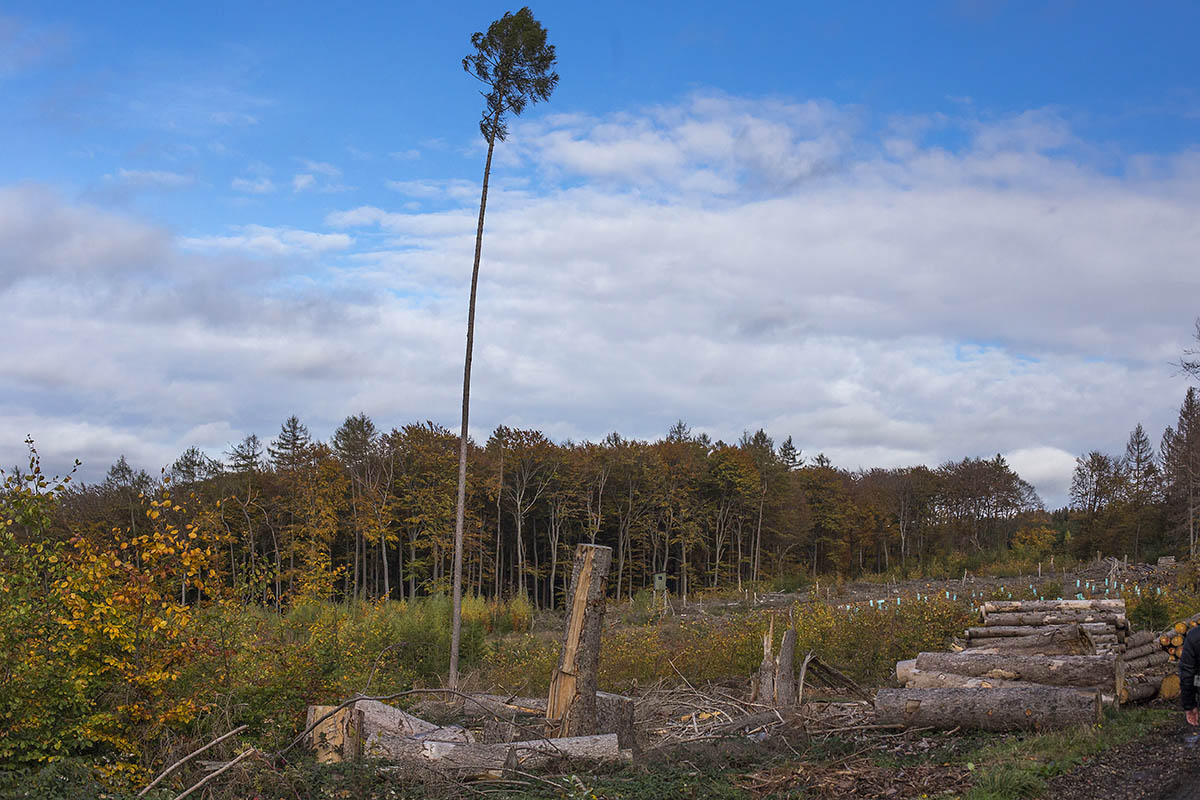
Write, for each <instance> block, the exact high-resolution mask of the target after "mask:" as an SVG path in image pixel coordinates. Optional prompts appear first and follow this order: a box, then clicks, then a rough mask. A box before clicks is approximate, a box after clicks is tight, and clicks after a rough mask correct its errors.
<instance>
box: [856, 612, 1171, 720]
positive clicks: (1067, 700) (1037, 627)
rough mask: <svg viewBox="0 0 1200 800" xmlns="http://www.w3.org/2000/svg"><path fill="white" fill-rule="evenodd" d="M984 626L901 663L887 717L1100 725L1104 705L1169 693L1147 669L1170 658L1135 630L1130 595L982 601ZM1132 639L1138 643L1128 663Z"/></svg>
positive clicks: (884, 703) (880, 697)
mask: <svg viewBox="0 0 1200 800" xmlns="http://www.w3.org/2000/svg"><path fill="white" fill-rule="evenodd" d="M980 623H981V624H979V625H977V626H973V627H971V628H968V629H967V631H966V647H965V648H962V649H961V650H960V651H959V652H951V653H920V654H919V655H918V656H917V657H916V658H915V659H912V660H909V661H901V662H899V663H898V664H897V665H896V678H897V680H898V681H899V682H900V684H901V685H902V686H903V687H904V688H903V689H896V690H890V689H889V690H881V691H880V692H879V693H878V694H877V695H876V698H875V709H876V713H877V715H878V717H879V722H880V723H889V722H890V723H898V724H904V725H906V726H912V725H918V726H921V727H939V728H955V727H969V728H979V729H982V730H1020V729H1042V728H1053V727H1064V726H1070V725H1078V724H1094V723H1095V722H1097V721H1099V709H1100V704H1101V703H1102V702H1108V703H1117V702H1121V701H1122V700H1123V699H1126V698H1141V697H1144V696H1146V695H1147V694H1150V693H1151V692H1153V693H1157V692H1158V691H1159V689H1158V683H1161V677H1160V676H1157V675H1155V674H1154V673H1153V672H1150V671H1146V670H1147V668H1148V666H1153V664H1151V663H1150V662H1157V661H1158V660H1160V659H1161V657H1160V656H1157V655H1155V654H1154V653H1152V652H1150V651H1151V650H1152V649H1153V648H1147V647H1146V645H1147V644H1151V643H1152V642H1153V637H1152V636H1147V635H1146V634H1140V635H1137V636H1131V635H1130V633H1129V622H1128V620H1127V618H1126V616H1125V602H1124V601H1123V600H1037V601H1020V600H1008V601H992V602H988V603H984V604H983V606H982V607H981V608H980ZM1127 642H1129V643H1132V644H1134V645H1135V649H1134V650H1133V651H1131V652H1132V658H1130V659H1128V660H1127V659H1126V657H1125V655H1124V652H1125V649H1126V644H1127ZM1139 648H1140V649H1139ZM1131 665H1132V666H1131ZM1127 674H1130V675H1133V676H1134V679H1133V680H1130V681H1129V683H1128V685H1127V683H1126V676H1127ZM1156 678H1157V680H1158V683H1155V679H1156ZM1151 686H1153V690H1152V689H1151Z"/></svg>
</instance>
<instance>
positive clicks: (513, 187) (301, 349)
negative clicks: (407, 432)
mask: <svg viewBox="0 0 1200 800" xmlns="http://www.w3.org/2000/svg"><path fill="white" fill-rule="evenodd" d="M951 128H953V129H956V130H957V131H959V132H961V133H964V134H965V136H962V137H958V138H960V139H961V140H962V141H963V142H965V144H963V145H961V146H960V147H959V148H958V149H949V148H947V147H946V146H945V145H944V144H938V143H936V142H934V143H931V142H930V141H929V139H930V138H931V137H934V136H936V135H937V134H939V133H942V132H945V131H946V130H947V129H951ZM1078 138H1079V137H1078V136H1077V135H1076V134H1075V133H1074V132H1073V131H1072V130H1071V128H1070V126H1069V125H1067V124H1066V123H1064V122H1063V121H1062V119H1061V118H1060V117H1059V116H1058V115H1056V114H1055V113H1054V112H1052V111H1046V110H1038V111H1036V112H1034V113H1031V114H1017V115H1012V116H1010V117H1005V118H995V119H984V118H982V117H978V116H973V117H964V118H960V119H947V118H912V119H904V120H899V119H898V120H892V121H889V123H888V124H886V125H883V126H880V127H879V128H873V127H872V126H871V125H870V124H869V122H864V120H863V119H862V112H861V111H859V110H856V109H845V108H838V107H834V106H832V105H829V104H824V103H787V102H783V101H774V100H769V101H748V100H740V99H737V98H729V97H709V96H703V95H697V96H694V97H691V98H689V99H688V100H687V101H685V102H684V103H681V104H679V105H678V106H674V107H659V108H654V109H650V110H649V111H647V112H646V113H631V112H627V113H624V114H616V115H612V116H609V117H604V118H591V117H586V116H562V115H560V116H553V117H544V118H542V119H540V120H535V121H531V122H529V123H524V122H522V123H521V124H519V125H516V126H514V128H513V132H512V137H511V139H510V141H509V142H506V143H504V145H503V146H502V148H500V150H499V151H498V152H500V153H503V154H504V156H503V158H504V159H505V160H504V161H503V163H501V162H498V163H497V174H496V176H495V181H494V183H493V190H492V194H491V196H490V200H489V210H488V216H487V234H486V238H485V241H484V245H483V263H482V266H481V271H480V281H481V282H480V286H479V309H478V319H477V334H476V335H477V339H476V343H477V344H476V361H475V372H474V379H473V392H472V394H473V398H474V401H473V413H472V417H473V419H474V420H475V428H474V432H475V434H476V435H479V436H486V434H487V432H488V430H490V429H491V428H492V427H493V426H495V425H496V424H501V423H504V424H519V425H528V426H537V427H539V428H542V429H544V430H547V431H549V432H550V433H552V434H553V435H556V436H560V437H565V436H570V437H572V438H575V439H580V438H585V437H599V436H602V435H603V434H604V433H606V432H608V431H611V430H618V431H620V432H622V433H623V434H626V435H631V436H642V437H654V436H657V435H661V434H662V433H663V432H664V431H665V430H666V428H667V427H668V426H669V425H670V424H671V423H672V422H673V421H674V420H675V419H677V418H680V417H682V418H683V419H685V420H686V421H687V422H689V423H690V424H692V425H693V426H694V427H695V428H696V429H697V430H704V431H707V432H709V433H710V434H712V435H713V436H716V437H721V438H725V439H726V440H730V439H734V438H736V437H737V436H738V435H739V434H740V433H741V431H742V430H743V429H751V430H752V429H755V428H757V427H760V426H761V427H764V428H766V429H767V430H768V432H770V433H772V434H773V435H775V436H777V437H779V438H782V437H784V436H787V435H789V434H791V435H793V436H794V437H795V441H796V443H797V446H799V447H802V448H803V449H804V451H805V452H806V453H807V454H809V455H810V456H811V455H815V453H816V452H818V451H824V452H826V453H827V454H829V455H830V456H831V457H832V458H833V459H834V461H835V463H837V464H839V465H842V466H846V467H850V468H857V467H870V466H877V465H878V466H896V465H903V464H913V463H927V464H930V465H936V464H938V463H940V462H942V461H945V460H949V459H960V458H962V457H964V456H982V457H990V456H993V455H995V454H996V453H998V452H999V453H1005V454H1007V457H1008V458H1009V461H1010V463H1012V464H1013V466H1014V468H1016V469H1017V470H1018V471H1019V472H1020V473H1021V474H1022V475H1023V476H1024V477H1026V479H1028V480H1030V481H1031V482H1033V483H1034V484H1035V485H1036V486H1037V488H1038V489H1039V491H1040V492H1041V493H1042V495H1043V497H1044V498H1045V499H1046V501H1047V503H1048V504H1049V505H1052V506H1053V505H1057V504H1060V503H1061V502H1062V501H1063V500H1065V492H1066V487H1067V486H1069V480H1070V470H1071V469H1073V465H1074V454H1077V453H1081V452H1086V451H1087V450H1091V449H1093V448H1099V449H1103V450H1108V451H1110V452H1119V449H1120V448H1121V446H1122V445H1123V443H1124V440H1125V437H1126V435H1127V434H1128V431H1129V430H1130V429H1131V428H1132V427H1133V426H1134V425H1135V424H1136V423H1138V422H1142V423H1144V424H1145V426H1146V429H1147V430H1148V431H1149V432H1150V434H1151V436H1152V438H1153V437H1154V436H1155V435H1156V431H1157V430H1161V428H1162V427H1163V426H1165V425H1166V424H1167V423H1168V422H1170V421H1171V418H1172V416H1173V415H1174V406H1175V404H1177V402H1178V397H1179V396H1181V395H1182V392H1183V390H1184V383H1183V380H1182V379H1181V378H1179V377H1177V376H1174V375H1173V373H1172V370H1171V368H1170V366H1169V362H1170V361H1171V359H1172V358H1177V357H1178V353H1179V351H1180V349H1181V348H1182V347H1183V346H1185V345H1186V344H1187V341H1188V338H1189V336H1190V334H1191V331H1192V320H1193V319H1194V317H1195V315H1196V314H1197V313H1198V309H1197V307H1196V302H1195V298H1196V297H1198V296H1200V272H1197V271H1196V270H1195V269H1194V268H1193V259H1194V252H1195V240H1196V223H1195V220H1196V219H1200V168H1198V167H1197V165H1198V164H1200V159H1196V158H1192V159H1189V158H1188V157H1187V156H1186V155H1180V156H1177V157H1174V158H1166V159H1155V160H1149V159H1133V158H1131V159H1128V163H1127V164H1126V163H1122V164H1121V165H1120V166H1121V169H1117V170H1111V171H1108V170H1105V169H1102V168H1101V167H1098V166H1096V165H1094V164H1093V163H1092V161H1091V160H1089V157H1088V156H1089V153H1088V152H1087V151H1088V148H1089V147H1090V145H1089V144H1088V143H1086V142H1079V141H1078ZM534 157H536V161H534V162H531V163H535V164H536V165H537V166H538V169H539V173H538V174H537V176H536V180H531V181H529V182H528V184H522V183H521V182H519V181H517V180H515V179H514V176H513V174H512V173H513V171H514V166H513V165H515V164H517V163H518V159H521V158H534ZM1108 157H1109V158H1111V157H1112V156H1111V154H1109V156H1108ZM314 163H315V162H314ZM506 165H507V166H506ZM1125 167H1128V169H1126V168H1125ZM334 169H336V168H334ZM249 174H250V175H251V176H253V178H254V179H256V180H269V178H267V176H266V175H265V174H263V173H262V172H261V171H260V172H251V173H249ZM301 174H304V175H312V176H314V180H315V179H316V178H318V177H321V178H332V179H334V180H336V179H337V178H336V176H331V175H329V173H328V172H325V173H322V172H319V171H317V170H312V169H308V165H306V171H305V172H303V173H301ZM246 180H250V179H249V178H248V179H246ZM392 188H393V189H395V190H396V191H397V192H401V193H403V195H404V196H403V197H398V198H397V203H396V206H395V207H390V206H388V205H386V204H378V205H372V204H367V203H365V202H361V201H360V202H358V203H355V202H348V203H346V204H345V206H344V207H343V208H342V209H341V210H336V211H333V212H332V213H329V214H328V215H327V216H326V218H325V220H324V230H301V229H298V228H295V227H288V226H274V227H267V226H258V225H244V226H239V227H236V228H233V229H231V230H229V231H223V232H220V233H218V234H216V235H209V236H193V237H190V238H186V239H172V238H171V237H170V236H169V235H168V234H166V233H165V232H163V231H160V230H157V229H155V228H153V227H151V226H148V225H146V224H144V223H140V222H138V221H136V220H133V219H130V218H128V217H124V216H120V215H113V214H107V213H104V212H101V211H98V210H96V209H93V208H89V207H82V206H77V205H74V204H71V203H68V202H66V201H63V200H62V199H61V198H56V197H54V196H53V195H50V194H48V193H45V192H42V191H40V190H36V189H34V188H31V187H19V188H10V189H6V190H0V265H2V266H3V268H4V272H0V291H2V292H4V294H5V297H4V300H5V304H6V308H9V309H13V310H14V312H13V314H12V315H11V319H9V320H7V321H6V325H7V327H8V329H9V330H10V333H11V335H12V336H14V337H16V338H17V340H20V341H33V342H35V343H36V347H35V348H34V349H33V350H28V351H27V350H26V349H25V348H20V349H19V350H20V352H19V353H18V352H17V351H16V350H11V351H10V352H9V353H8V355H7V356H4V355H3V354H0V371H2V372H3V374H5V375H6V377H7V378H8V380H9V381H10V383H11V385H12V386H14V387H15V388H14V390H13V391H12V392H10V393H8V394H7V395H5V397H0V419H14V420H20V421H21V426H25V425H26V424H28V425H30V426H31V427H29V428H28V429H27V430H21V431H19V434H20V436H21V437H23V435H24V434H25V433H26V432H32V433H34V434H35V435H36V434H37V433H38V430H37V426H36V424H35V423H36V422H37V421H38V420H42V421H44V422H45V424H46V427H47V429H49V430H52V431H57V430H60V429H61V428H62V426H64V425H65V424H66V423H67V422H69V421H70V420H72V419H87V420H92V421H94V424H96V425H97V426H101V425H103V426H108V428H106V429H105V430H107V431H108V432H107V433H105V434H104V435H105V436H106V437H108V439H107V440H110V441H111V443H112V444H111V446H112V448H114V450H113V455H112V458H115V457H116V455H119V452H116V450H115V448H118V447H126V446H127V444H126V443H125V441H126V440H124V439H121V438H120V437H121V436H122V435H126V433H127V432H129V431H134V432H135V433H136V436H135V438H137V436H140V437H141V438H142V439H144V440H146V441H147V442H148V443H149V444H148V445H147V447H146V450H145V452H146V453H150V452H151V451H153V452H167V451H174V452H176V453H177V452H178V450H181V449H182V447H183V446H186V445H187V444H190V443H193V441H194V442H196V443H204V444H206V446H207V443H210V442H218V443H219V442H220V441H226V442H227V441H235V440H236V439H237V438H240V436H239V434H240V435H244V434H245V433H248V432H250V431H252V430H253V431H256V432H258V433H259V435H260V436H263V437H264V438H265V437H268V436H270V435H271V434H273V433H274V431H275V430H276V429H277V426H278V423H279V421H280V420H282V419H283V418H285V417H286V416H287V415H288V414H291V413H297V414H299V415H300V416H301V417H302V418H303V419H305V420H306V421H307V422H309V423H310V424H312V426H313V427H314V431H315V432H317V433H318V435H325V434H328V432H329V431H330V430H332V427H333V426H335V425H336V424H337V423H338V422H339V421H340V419H341V418H343V417H344V416H345V415H346V414H348V413H355V412H357V411H359V410H365V411H367V412H368V413H369V414H372V415H373V416H375V417H376V418H377V422H378V423H380V425H381V427H386V426H390V425H393V424H401V423H403V422H406V421H409V420H414V419H426V418H431V419H434V420H436V421H439V422H442V423H444V424H448V425H453V424H454V422H455V420H456V418H457V413H458V412H457V408H458V406H457V403H458V399H457V394H458V391H459V384H458V381H459V380H460V378H461V358H462V351H461V348H462V334H463V332H462V325H463V318H464V317H465V311H466V290H467V285H468V281H469V277H470V269H471V263H472V256H473V246H474V233H475V223H476V213H477V212H476V208H475V202H476V199H477V187H476V186H475V184H473V183H471V182H470V181H454V180H449V179H447V180H408V181H397V182H395V184H394V185H392ZM413 199H416V200H420V201H437V202H438V206H437V210H436V211H432V212H422V211H420V210H419V208H418V209H416V210H408V211H406V210H403V209H405V207H406V203H407V202H408V201H410V200H413ZM239 255H240V256H246V255H249V256H255V257H259V258H261V257H266V258H265V259H264V260H255V261H253V262H252V266H251V265H247V263H246V262H245V261H236V260H235V259H236V258H237V257H238V256H239ZM27 265H34V266H33V267H32V268H30V267H29V266H27ZM38 265H45V266H46V269H47V270H58V273H57V275H55V274H53V273H52V275H51V277H43V276H42V274H41V273H40V272H38ZM156 266H158V267H160V268H159V269H155V267H156ZM6 273H7V274H6ZM63 274H65V275H67V276H69V277H71V278H76V277H83V276H95V277H96V278H97V279H98V280H94V281H92V283H91V285H90V286H88V287H85V286H83V285H77V284H76V282H74V281H72V280H67V281H63V280H62V279H61V277H57V276H61V275H63ZM148 274H153V275H155V280H147V279H146V276H147V275H148ZM97 283H100V284H101V285H102V286H103V287H104V289H105V291H103V292H97V291H96V290H95V286H96V284H97ZM45 330H55V331H57V332H58V338H56V340H54V341H46V340H44V337H43V338H41V339H40V338H39V336H38V332H39V331H45ZM67 343H71V344H67ZM79 343H83V344H79ZM18 356H19V357H18ZM135 387H136V388H135ZM9 427H10V428H11V427H12V426H11V425H10V426H9ZM109 428H111V430H109ZM13 430H14V436H15V435H16V433H15V430H16V429H15V428H13ZM0 433H3V431H0ZM222 437H224V439H222ZM19 442H20V439H19V438H10V439H9V440H8V442H7V443H9V444H14V445H19ZM5 444H6V443H5V442H3V441H0V455H3V454H4V453H8V452H12V451H11V450H5V449H3V446H4V445H5ZM181 445H182V446H181ZM213 446H217V445H213ZM64 455H74V454H72V453H69V452H67V453H64ZM147 457H149V455H147ZM112 458H110V459H108V463H111V460H112ZM8 460H10V461H11V458H8ZM148 466H154V465H153V464H150V465H148Z"/></svg>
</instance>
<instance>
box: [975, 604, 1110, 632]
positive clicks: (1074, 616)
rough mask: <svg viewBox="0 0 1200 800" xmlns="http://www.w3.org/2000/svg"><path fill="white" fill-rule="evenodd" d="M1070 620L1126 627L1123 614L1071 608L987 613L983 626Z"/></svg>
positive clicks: (1058, 623) (1057, 623)
mask: <svg viewBox="0 0 1200 800" xmlns="http://www.w3.org/2000/svg"><path fill="white" fill-rule="evenodd" d="M1072 622H1106V623H1109V624H1112V625H1115V626H1117V627H1121V628H1124V627H1127V626H1128V624H1129V623H1128V622H1127V621H1126V619H1125V615H1124V614H1114V613H1113V612H1111V611H1105V610H1096V611H1085V610H1073V609H1066V610H1064V611H1012V612H1004V613H996V614H988V615H987V617H986V618H985V619H984V621H983V624H984V626H985V627H986V626H992V625H1003V626H1009V625H1069V624H1070V623H1072Z"/></svg>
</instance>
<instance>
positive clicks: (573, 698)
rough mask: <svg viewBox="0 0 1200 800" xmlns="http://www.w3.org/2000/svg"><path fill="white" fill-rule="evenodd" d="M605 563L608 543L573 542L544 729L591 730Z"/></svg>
mask: <svg viewBox="0 0 1200 800" xmlns="http://www.w3.org/2000/svg"><path fill="white" fill-rule="evenodd" d="M610 564H612V548H611V547H603V546H601V545H595V544H580V545H576V547H575V568H574V571H573V572H572V574H571V588H570V591H569V593H568V594H567V597H568V601H567V607H568V608H569V609H570V613H569V615H568V616H567V628H566V631H565V632H564V634H563V644H562V651H561V653H560V655H559V659H558V666H557V667H556V668H555V670H554V674H553V675H552V676H551V678H550V695H549V698H548V699H547V702H546V730H547V732H548V733H549V734H550V735H551V736H552V737H558V736H572V737H579V736H588V735H591V734H594V733H595V732H596V672H597V669H598V667H599V663H600V632H601V628H602V624H603V622H604V605H605V599H606V598H605V594H606V587H607V583H608V580H607V579H608V568H609V565H610Z"/></svg>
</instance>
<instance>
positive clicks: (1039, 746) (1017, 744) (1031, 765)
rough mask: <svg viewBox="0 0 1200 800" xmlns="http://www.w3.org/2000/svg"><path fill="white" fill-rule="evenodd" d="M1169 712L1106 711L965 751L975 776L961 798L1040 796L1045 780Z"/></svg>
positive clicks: (1144, 729)
mask: <svg viewBox="0 0 1200 800" xmlns="http://www.w3.org/2000/svg"><path fill="white" fill-rule="evenodd" d="M1170 718H1171V712H1169V711H1167V710H1166V709H1161V708H1136V709H1126V710H1122V711H1114V710H1112V709H1110V710H1108V711H1107V712H1106V713H1105V716H1104V722H1103V723H1102V724H1101V725H1098V726H1096V727H1095V728H1086V729H1072V730H1065V731H1054V732H1050V733H1043V734H1036V735H1032V736H1013V737H1006V738H1005V739H1003V740H1002V741H1000V742H996V743H992V744H985V745H982V746H981V747H980V748H979V749H977V750H975V751H974V752H972V753H970V754H969V755H968V756H966V761H967V762H968V766H970V765H974V767H975V774H976V777H975V779H974V781H973V785H972V786H971V789H970V790H969V791H968V792H967V793H966V794H965V795H963V796H962V800H1020V799H1021V798H1030V797H1038V796H1040V795H1041V794H1042V793H1043V792H1045V790H1046V788H1047V781H1048V780H1049V779H1050V778H1053V777H1055V776H1056V775H1062V774H1064V773H1066V772H1069V771H1071V770H1072V769H1074V768H1075V767H1076V766H1078V765H1079V764H1081V763H1082V762H1083V761H1084V759H1086V758H1088V757H1089V756H1093V755H1095V754H1097V753H1099V752H1101V751H1103V750H1107V749H1108V748H1110V747H1116V746H1117V745H1121V744H1124V743H1125V742H1128V741H1130V740H1132V739H1136V738H1137V737H1139V736H1143V735H1145V734H1146V733H1147V732H1149V731H1150V730H1152V729H1153V728H1155V727H1157V726H1159V725H1162V724H1165V723H1166V722H1167V721H1168V720H1169V719H1170Z"/></svg>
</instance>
